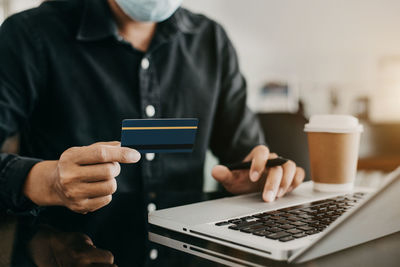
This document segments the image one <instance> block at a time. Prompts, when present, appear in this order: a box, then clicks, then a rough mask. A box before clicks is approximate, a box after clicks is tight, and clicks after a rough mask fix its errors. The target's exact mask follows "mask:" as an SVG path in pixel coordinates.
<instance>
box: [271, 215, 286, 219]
mask: <svg viewBox="0 0 400 267" xmlns="http://www.w3.org/2000/svg"><path fill="white" fill-rule="evenodd" d="M268 219H270V220H281V219H283V218H282V217H280V216H277V215H274V216H270V217H269V218H268Z"/></svg>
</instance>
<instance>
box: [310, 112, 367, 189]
mask: <svg viewBox="0 0 400 267" xmlns="http://www.w3.org/2000/svg"><path fill="white" fill-rule="evenodd" d="M304 131H305V132H307V136H308V147H309V155H310V167H311V179H312V180H313V182H314V189H315V190H318V191H325V192H344V191H350V190H352V188H353V186H354V180H355V177H356V172H357V160H358V149H359V145H360V135H361V132H362V131H363V127H362V125H360V124H359V122H358V119H357V118H355V117H353V116H348V115H314V116H312V117H311V118H310V121H309V123H307V124H306V125H305V127H304Z"/></svg>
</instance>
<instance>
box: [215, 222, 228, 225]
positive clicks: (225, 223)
mask: <svg viewBox="0 0 400 267" xmlns="http://www.w3.org/2000/svg"><path fill="white" fill-rule="evenodd" d="M228 224H231V223H230V222H217V223H216V224H215V225H216V226H224V225H228Z"/></svg>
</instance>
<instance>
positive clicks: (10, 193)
mask: <svg viewBox="0 0 400 267" xmlns="http://www.w3.org/2000/svg"><path fill="white" fill-rule="evenodd" d="M30 27H31V26H30V25H29V23H28V22H27V21H25V19H24V13H22V14H18V15H14V16H12V17H10V18H8V19H7V20H6V21H5V22H4V23H3V24H2V25H1V27H0V59H1V60H0V147H1V146H2V145H3V143H4V142H5V140H6V139H7V138H8V137H10V136H12V135H14V134H16V133H17V132H20V131H24V130H26V127H27V125H29V124H28V121H29V119H30V115H31V113H32V110H33V109H34V106H35V102H36V99H37V91H38V90H37V89H38V88H39V87H40V86H42V83H43V74H44V71H43V70H44V66H43V65H44V63H43V60H40V58H41V57H42V53H41V49H40V47H39V46H40V43H39V39H38V38H37V35H38V34H37V32H35V31H34V30H32V29H30ZM39 161H40V160H39V159H33V158H26V157H21V156H19V155H14V154H7V153H0V213H3V212H8V213H18V214H20V213H22V214H36V213H37V211H38V207H37V206H36V205H34V204H33V203H32V202H31V201H30V200H29V199H28V198H26V197H25V196H24V195H23V192H22V189H23V185H24V182H25V179H26V177H27V175H28V173H29V171H30V169H31V168H32V167H33V165H35V164H36V163H37V162H39Z"/></svg>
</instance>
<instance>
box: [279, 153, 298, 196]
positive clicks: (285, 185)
mask: <svg viewBox="0 0 400 267" xmlns="http://www.w3.org/2000/svg"><path fill="white" fill-rule="evenodd" d="M282 168H283V174H282V181H281V184H280V187H279V190H278V194H277V196H278V197H282V196H283V195H284V194H285V193H286V191H287V190H288V189H289V186H290V185H291V184H292V182H293V179H294V175H295V174H296V163H294V162H293V161H291V160H289V161H288V162H286V163H285V164H283V165H282Z"/></svg>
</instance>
